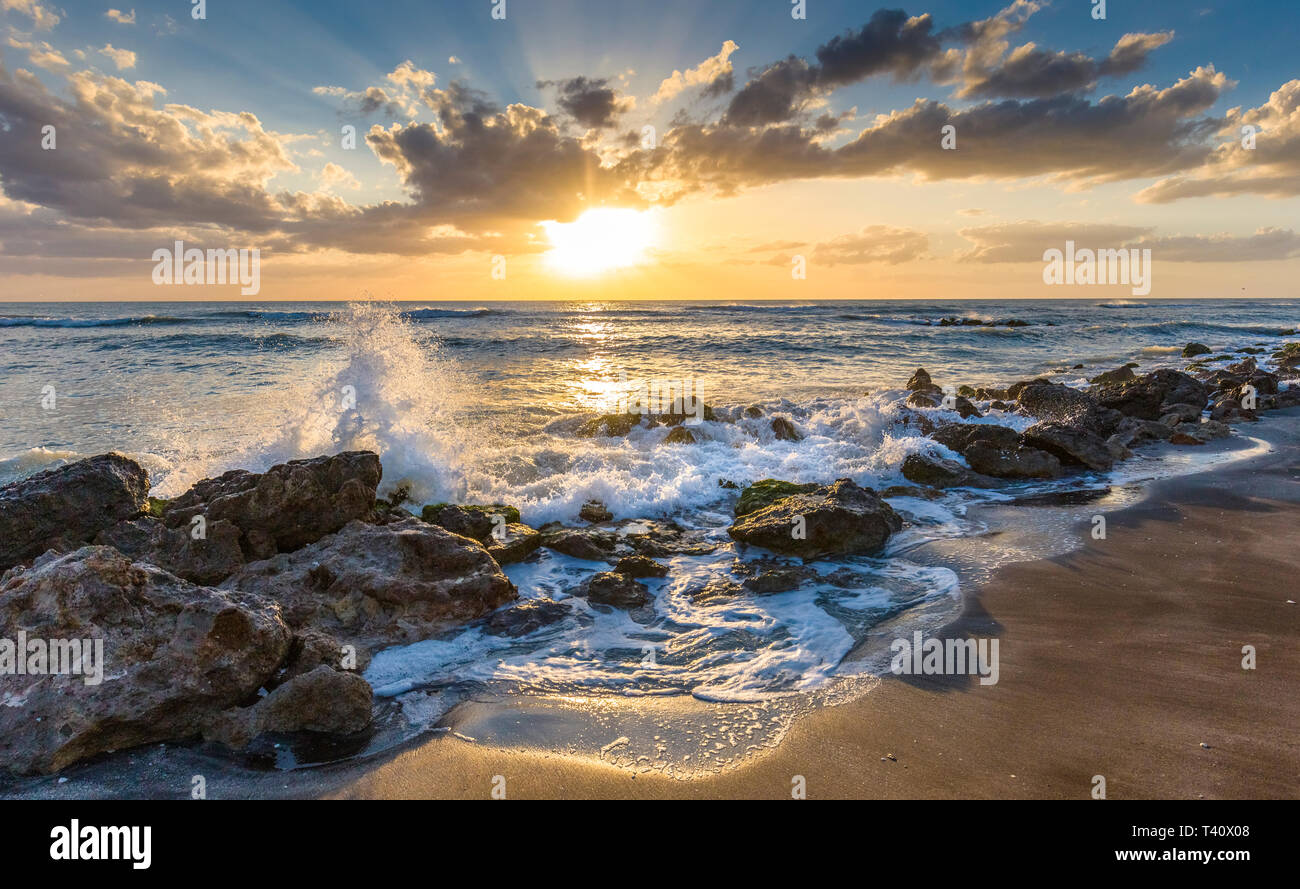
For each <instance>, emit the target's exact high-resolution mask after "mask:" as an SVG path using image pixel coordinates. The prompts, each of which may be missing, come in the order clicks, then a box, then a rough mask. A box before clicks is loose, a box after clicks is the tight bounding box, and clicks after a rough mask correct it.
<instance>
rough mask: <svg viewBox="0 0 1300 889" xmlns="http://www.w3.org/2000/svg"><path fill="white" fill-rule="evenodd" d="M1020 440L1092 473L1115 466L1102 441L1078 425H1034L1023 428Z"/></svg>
mask: <svg viewBox="0 0 1300 889" xmlns="http://www.w3.org/2000/svg"><path fill="white" fill-rule="evenodd" d="M1021 439H1022V440H1023V441H1024V443H1025V444H1026V445H1028V446H1029V447H1032V448H1038V449H1039V450H1043V451H1047V452H1048V453H1049V454H1052V455H1054V456H1056V457H1057V458H1059V459H1060V460H1061V462H1063V463H1074V464H1081V465H1083V466H1087V467H1088V468H1089V469H1095V470H1106V469H1110V468H1111V466H1113V465H1114V463H1115V458H1114V456H1113V455H1112V454H1111V452H1110V450H1109V449H1108V448H1107V447H1106V441H1105V439H1103V438H1101V437H1100V436H1098V435H1096V434H1094V433H1092V432H1089V431H1088V430H1086V429H1080V428H1079V427H1077V426H1068V425H1066V424H1064V423H1037V424H1035V425H1033V426H1030V427H1029V428H1028V429H1026V430H1025V432H1024V434H1023V435H1022V436H1021Z"/></svg>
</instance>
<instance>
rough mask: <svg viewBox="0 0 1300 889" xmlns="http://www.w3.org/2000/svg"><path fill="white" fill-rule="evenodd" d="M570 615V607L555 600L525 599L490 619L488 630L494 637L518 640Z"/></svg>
mask: <svg viewBox="0 0 1300 889" xmlns="http://www.w3.org/2000/svg"><path fill="white" fill-rule="evenodd" d="M568 614H569V606H568V605H565V604H563V603H562V602H556V601H555V600H554V599H545V598H541V599H523V600H521V601H519V602H516V603H515V604H513V605H511V606H510V607H509V608H503V609H501V610H500V611H498V612H496V613H495V614H493V615H492V616H491V617H490V618H488V620H487V628H488V630H489V631H490V632H491V633H493V634H494V635H497V636H508V637H510V638H511V639H518V638H519V637H520V636H527V635H528V634H529V633H535V632H537V631H538V630H540V629H542V628H543V627H549V626H550V625H551V624H554V623H558V622H559V621H561V620H563V619H564V618H565V617H567V616H568Z"/></svg>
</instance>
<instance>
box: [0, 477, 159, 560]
mask: <svg viewBox="0 0 1300 889" xmlns="http://www.w3.org/2000/svg"><path fill="white" fill-rule="evenodd" d="M148 493H149V475H148V473H146V472H145V471H144V468H143V467H141V466H140V464H139V463H136V462H135V461H134V460H131V459H130V458H128V457H123V456H122V455H121V454H101V455H100V456H98V457H90V458H88V459H85V460H79V461H78V462H76V463H72V464H69V465H68V466H60V467H58V468H56V469H47V470H45V471H44V472H38V473H37V474H36V475H33V476H31V477H30V478H26V479H23V480H22V481H19V482H14V483H13V484H10V485H5V486H4V487H3V488H0V570H4V569H5V568H9V567H12V566H13V565H16V564H18V563H19V562H23V561H27V560H29V559H34V558H36V557H37V556H39V555H40V554H41V553H43V552H45V551H46V550H47V549H51V548H56V549H75V548H76V547H78V546H80V545H81V544H83V543H87V542H89V541H90V540H91V539H92V538H93V537H94V536H95V535H96V534H97V533H99V532H100V531H102V530H103V529H105V528H107V527H110V526H111V525H114V524H116V523H117V522H119V521H121V520H122V519H125V518H129V517H131V516H133V515H136V514H137V513H139V512H140V511H141V510H143V509H144V506H145V498H146V496H147V495H148Z"/></svg>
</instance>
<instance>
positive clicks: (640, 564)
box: [614, 554, 668, 577]
mask: <svg viewBox="0 0 1300 889" xmlns="http://www.w3.org/2000/svg"><path fill="white" fill-rule="evenodd" d="M614 570H615V571H617V572H618V573H619V574H625V575H627V576H628V577H667V576H668V566H667V565H660V564H659V563H658V562H656V561H655V560H654V559H652V558H650V557H649V556H643V555H640V554H637V555H635V556H624V557H623V558H621V559H619V560H618V565H616V566H615V568H614Z"/></svg>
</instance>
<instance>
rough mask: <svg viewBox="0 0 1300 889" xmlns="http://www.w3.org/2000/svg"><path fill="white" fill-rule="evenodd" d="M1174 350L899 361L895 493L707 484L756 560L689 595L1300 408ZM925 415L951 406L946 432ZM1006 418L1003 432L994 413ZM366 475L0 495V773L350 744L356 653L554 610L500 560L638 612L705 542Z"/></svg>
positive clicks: (367, 701) (122, 471)
mask: <svg viewBox="0 0 1300 889" xmlns="http://www.w3.org/2000/svg"><path fill="white" fill-rule="evenodd" d="M1197 346H1199V344H1194V343H1193V344H1188V347H1187V349H1186V350H1184V354H1185V356H1186V357H1189V358H1196V359H1198V360H1197V361H1194V362H1193V363H1192V364H1191V365H1189V366H1188V367H1187V372H1182V371H1176V370H1170V369H1161V370H1155V371H1151V372H1149V373H1140V374H1139V373H1135V372H1134V369H1133V366H1132V365H1125V366H1123V367H1120V368H1117V369H1116V370H1114V371H1109V372H1107V373H1104V374H1101V375H1099V376H1097V377H1095V378H1093V380H1092V383H1091V385H1090V386H1089V387H1088V388H1086V389H1084V388H1074V387H1071V386H1067V385H1063V384H1060V383H1053V382H1051V381H1050V380H1048V379H1046V378H1039V379H1033V380H1025V381H1020V382H1016V383H1014V384H1011V385H1009V386H1007V387H1005V388H984V387H979V388H976V387H970V386H961V387H949V388H947V389H945V388H942V387H940V386H938V385H936V384H935V382H934V381H933V380H932V379H931V378H930V375H929V374H928V373H926V372H925V371H924V370H922V369H918V370H917V371H916V372H915V373H914V374H913V375H912V377H911V379H910V380H909V381H908V383H907V385H906V392H907V394H906V395H905V396H902V397H901V399H900V400H901V401H903V402H904V404H902V405H900V410H901V412H902V414H901V419H900V422H901V423H903V424H904V425H906V426H907V427H909V428H910V429H913V430H915V431H917V432H920V433H921V434H923V435H925V436H926V437H927V439H926V441H927V443H926V446H925V447H924V448H923V449H921V450H919V451H917V452H915V453H912V454H911V455H909V456H908V457H907V458H906V460H905V461H904V463H903V465H902V474H903V476H904V477H905V478H906V479H907V480H908V481H910V482H911V483H912V485H910V486H897V487H895V488H889V489H886V490H883V491H879V492H877V491H874V490H872V489H870V488H864V487H861V486H859V485H857V484H855V483H854V482H853V481H852V480H850V479H840V480H837V481H829V480H828V483H825V484H794V483H792V482H786V481H781V480H776V479H763V480H757V481H755V482H753V483H752V484H749V485H747V486H742V485H740V484H737V483H735V482H732V481H730V480H727V479H719V480H718V482H719V486H720V488H722V489H734V490H735V491H737V492H738V496H737V499H736V501H735V503H734V519H733V521H732V523H731V525H730V527H729V528H728V533H729V535H730V536H731V538H732V539H733V540H735V541H736V542H737V543H738V544H739V545H741V546H742V547H755V548H758V549H759V550H762V551H766V552H767V553H770V554H773V555H771V556H766V555H765V556H764V557H763V558H760V559H757V560H751V561H749V562H747V563H745V564H744V566H743V567H744V571H743V572H742V573H743V574H744V575H745V579H744V581H743V583H739V584H733V583H725V582H721V581H720V582H717V583H711V584H709V585H707V586H706V587H704V588H702V589H701V590H699V591H698V595H700V596H702V597H716V596H744V595H761V594H763V593H767V592H777V591H783V590H789V589H794V588H796V587H797V586H798V585H799V584H800V582H801V581H802V580H804V579H805V578H806V577H807V576H808V574H809V572H810V571H811V569H809V568H807V567H806V566H805V565H803V564H801V563H800V562H799V561H797V560H813V559H819V558H834V557H836V556H849V555H861V554H871V553H875V552H878V551H879V550H880V549H881V548H882V547H883V546H884V545H885V544H886V542H887V541H888V539H889V538H890V536H891V535H892V534H895V533H897V532H898V531H899V530H900V529H901V528H902V527H903V524H904V522H903V519H902V517H900V516H899V514H898V513H896V512H895V511H894V510H893V508H891V507H890V505H889V504H888V503H887V502H886V500H885V499H884V498H888V497H891V496H900V495H909V496H917V495H918V494H919V495H920V496H925V492H926V491H937V490H940V489H943V488H948V487H954V486H969V487H981V488H996V487H998V486H1001V485H1006V484H1010V483H1015V482H1021V481H1024V480H1032V479H1053V478H1059V477H1062V476H1065V475H1068V474H1070V473H1076V472H1087V471H1105V470H1108V469H1110V468H1112V467H1113V466H1114V465H1115V464H1116V463H1118V462H1120V461H1122V460H1124V459H1127V458H1128V457H1130V456H1132V453H1133V449H1135V448H1140V447H1143V446H1145V445H1148V444H1151V443H1156V442H1167V443H1169V444H1171V445H1175V446H1196V445H1200V444H1204V443H1205V442H1207V441H1209V440H1212V439H1215V438H1220V437H1224V436H1226V435H1229V434H1230V431H1231V425H1232V424H1238V423H1245V422H1250V421H1252V420H1254V419H1256V418H1257V417H1258V414H1259V412H1260V411H1266V410H1271V409H1276V408H1284V407H1291V406H1294V405H1297V404H1300V387H1289V386H1284V385H1282V384H1283V383H1284V382H1285V381H1287V380H1294V379H1296V378H1298V377H1300V370H1298V368H1300V343H1289V344H1288V345H1286V346H1285V347H1283V348H1281V349H1279V350H1277V351H1276V352H1275V353H1273V354H1272V355H1271V356H1269V357H1270V359H1271V362H1272V364H1271V367H1272V369H1271V370H1268V369H1264V368H1263V367H1261V366H1260V364H1259V362H1258V361H1257V360H1256V358H1255V357H1254V356H1248V357H1245V358H1242V359H1241V360H1239V361H1235V362H1233V363H1232V364H1230V365H1228V366H1226V367H1219V368H1211V367H1209V366H1208V365H1209V364H1211V363H1214V361H1215V360H1216V359H1214V358H1205V357H1202V356H1205V355H1206V353H1207V352H1208V350H1206V351H1205V352H1201V351H1199V350H1198V349H1197V348H1194V347H1197ZM1201 348H1202V349H1203V348H1204V347H1201ZM1219 363H1222V361H1219ZM948 412H955V413H956V414H957V415H958V417H959V418H960V420H959V421H957V422H952V421H945V420H946V418H947V417H949V416H950V414H949V413H948ZM732 413H734V414H735V415H736V416H744V417H747V418H751V419H753V418H763V419H764V422H765V423H768V424H769V425H770V427H771V430H772V433H773V435H774V437H776V438H778V439H785V440H797V439H798V438H800V437H802V436H803V435H804V434H805V432H804V431H803V430H800V429H799V428H798V426H797V424H796V422H795V420H794V419H793V418H792V417H789V416H782V415H779V414H778V415H771V416H766V415H765V413H764V410H763V408H762V407H760V406H758V405H751V406H749V407H747V408H737V409H735V411H734V412H729V411H727V410H718V411H714V410H713V409H712V408H708V409H706V410H705V412H704V417H705V419H706V420H711V421H714V422H725V421H727V420H728V419H733V420H734V419H735V417H734V416H731V414H732ZM1012 416H1015V417H1016V418H1017V422H1016V423H1014V424H1013V425H1002V424H1001V423H998V422H996V421H997V420H998V419H999V418H1000V417H1007V418H1010V417H1012ZM687 418H688V415H687V414H685V413H681V414H662V415H657V416H644V415H640V414H627V415H621V414H620V415H609V416H604V417H597V418H593V419H591V420H589V421H587V422H586V423H585V424H584V425H583V426H582V427H581V428H579V429H578V430H577V432H578V434H579V435H587V436H619V435H626V434H628V432H630V430H631V429H633V428H635V427H637V426H646V425H649V426H657V425H662V426H669V427H672V429H671V432H670V435H673V436H676V437H675V438H673V439H672V442H671V443H672V444H675V445H681V446H690V445H692V444H695V443H696V441H697V436H696V434H695V431H694V430H693V429H692V428H691V427H690V426H689V425H688V424H687V422H686V421H687ZM1030 419H1032V420H1033V422H1032V423H1031V424H1030V425H1028V426H1024V423H1025V422H1027V421H1028V420H1030ZM971 421H974V422H971ZM1013 426H1024V428H1023V429H1017V428H1013ZM382 476H383V469H382V467H381V465H380V459H379V457H378V456H377V455H376V454H374V453H370V452H364V451H353V452H345V453H341V454H336V455H333V456H322V457H317V458H313V459H309V460H297V461H292V462H289V463H286V464H282V465H277V466H274V467H272V468H270V469H269V470H267V471H266V472H263V473H252V472H247V471H244V470H234V471H231V472H227V473H225V474H224V475H222V476H220V477H218V478H215V479H205V480H203V481H201V482H199V483H198V484H196V485H194V486H193V487H192V488H191V489H190V490H189V491H187V492H186V493H184V494H182V495H181V496H179V497H176V498H174V499H171V500H160V499H156V498H151V497H150V496H149V493H148V492H149V489H150V485H149V479H148V474H147V473H146V471H145V470H144V468H143V467H141V466H140V465H139V464H138V463H136V462H135V461H133V460H131V459H130V458H128V457H125V456H122V455H120V454H104V455H100V456H96V457H91V458H88V459H85V460H81V461H79V462H77V463H72V464H69V465H66V466H61V467H58V468H55V469H51V470H47V471H45V472H41V473H38V474H37V475H34V476H32V477H30V478H27V479H24V480H22V481H20V482H16V483H14V484H11V485H8V486H6V487H4V488H0V571H2V572H3V575H2V576H0V625H2V626H0V676H2V681H3V685H2V686H0V687H2V688H3V690H4V694H3V704H4V706H3V707H0V755H2V756H3V758H4V762H5V764H6V766H7V767H8V768H9V770H10V771H12V772H14V773H16V774H24V775H25V774H49V773H54V772H57V771H59V770H62V769H65V768H67V767H68V766H70V765H73V764H75V763H79V762H83V761H85V760H87V759H90V758H93V757H97V756H100V755H103V754H106V753H109V752H112V751H116V750H123V749H127V748H131V747H135V746H138V745H142V744H149V743H156V742H174V741H175V742H183V741H189V740H193V739H203V740H205V741H207V742H211V743H214V744H220V745H223V746H225V747H228V748H230V749H232V750H242V749H245V748H247V747H248V746H249V745H250V744H251V743H253V742H254V741H255V740H256V739H258V738H259V737H264V736H268V735H274V736H281V735H290V736H292V735H304V734H305V735H310V736H321V737H327V738H343V739H348V738H359V737H365V736H366V734H367V733H368V732H370V731H372V730H373V720H374V714H375V711H376V703H375V700H374V694H373V691H372V689H371V687H370V685H369V684H368V683H367V682H366V680H365V679H364V678H362V675H361V673H362V672H363V671H364V670H365V668H366V665H367V664H368V663H369V661H370V659H371V657H372V656H373V655H374V654H375V653H376V652H377V651H379V650H381V649H383V648H387V647H390V646H394V645H405V644H409V643H412V642H416V641H420V640H423V639H428V638H431V637H433V636H436V635H437V634H439V633H442V632H445V631H446V630H448V629H451V628H454V627H458V626H461V625H464V624H467V623H469V622H472V621H478V620H483V621H485V622H486V625H487V626H488V627H489V628H490V629H491V630H492V631H493V632H495V633H498V634H501V635H507V636H511V635H523V634H526V633H529V632H532V631H533V630H535V629H537V628H539V627H542V626H545V625H546V624H547V623H549V622H552V621H555V620H557V619H559V618H560V617H561V616H562V615H563V612H564V609H563V608H562V607H560V606H559V604H558V603H557V602H555V601H553V600H550V599H546V598H532V599H525V600H520V599H519V598H518V590H517V589H516V588H515V586H514V584H512V583H511V581H510V579H509V578H508V577H507V576H506V575H505V573H504V572H503V571H502V566H503V565H507V564H510V563H513V562H518V561H521V560H525V559H528V558H530V557H531V556H532V555H533V554H534V553H535V552H536V551H537V550H538V549H540V548H543V547H545V548H548V549H551V550H554V551H556V552H559V553H564V554H566V555H569V556H573V557H575V558H578V559H585V560H589V561H592V562H596V563H604V565H605V567H606V568H608V570H603V571H600V572H598V573H595V574H594V575H592V576H590V577H589V578H587V579H585V580H584V581H583V583H582V584H581V586H580V587H579V588H576V589H574V590H573V591H572V594H574V595H580V596H584V597H586V598H587V599H588V601H589V602H591V603H593V604H596V605H600V606H602V607H607V608H620V609H626V610H629V611H630V612H633V614H635V613H636V612H637V610H638V609H642V608H644V607H646V606H647V605H648V604H649V602H650V598H651V596H652V594H651V593H650V590H649V588H648V587H647V586H646V585H645V584H644V583H642V582H641V581H642V580H644V579H645V578H650V577H662V576H664V575H665V574H667V573H668V572H669V570H670V569H669V566H668V565H666V564H664V562H663V561H660V560H663V559H665V558H667V557H671V556H673V555H676V554H698V553H702V552H710V551H712V550H713V549H716V547H717V544H716V543H711V542H709V541H707V540H704V539H702V537H701V535H699V534H698V533H696V532H692V531H690V530H687V529H684V528H682V527H680V526H678V525H677V524H675V523H673V522H671V521H663V520H636V521H629V520H623V521H615V520H614V518H613V516H612V514H611V513H610V512H609V510H607V509H606V508H605V507H604V505H603V504H600V503H596V502H591V503H588V504H586V505H585V506H584V507H583V509H582V510H581V512H580V514H579V516H577V517H575V519H577V520H578V521H577V522H575V523H574V524H561V523H550V524H547V525H542V526H541V527H539V528H532V527H529V526H528V525H527V524H525V523H524V522H523V521H522V518H523V517H521V516H520V514H519V511H518V510H517V509H515V508H513V507H510V506H508V505H505V504H485V505H483V504H432V505H428V506H424V507H423V508H421V509H420V510H419V513H418V514H416V512H414V511H412V509H410V508H408V506H409V505H410V504H408V503H407V502H406V499H405V495H404V493H403V492H401V491H398V492H397V493H394V494H390V495H388V496H387V497H386V498H384V499H378V496H377V492H378V490H379V487H380V483H381V480H382ZM578 522H581V523H578ZM791 560H795V561H791ZM18 639H24V640H27V641H26V644H25V646H24V648H23V650H19V649H18V647H17V645H16V643H14V644H10V646H9V649H8V662H7V663H6V660H5V654H6V652H5V649H4V647H3V645H4V642H6V641H12V640H18ZM60 640H64V641H66V640H102V642H103V648H104V651H105V658H104V660H105V663H102V664H101V665H100V666H101V667H102V668H103V669H104V675H103V681H102V682H97V683H94V684H91V683H89V682H87V681H86V677H85V676H83V675H80V674H78V673H75V672H70V673H57V672H53V671H52V670H51V667H52V666H53V660H52V657H53V655H52V651H53V649H52V646H53V645H54V644H55V643H56V642H58V641H60ZM33 643H39V645H38V646H37V648H36V649H33V648H32V645H33Z"/></svg>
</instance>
